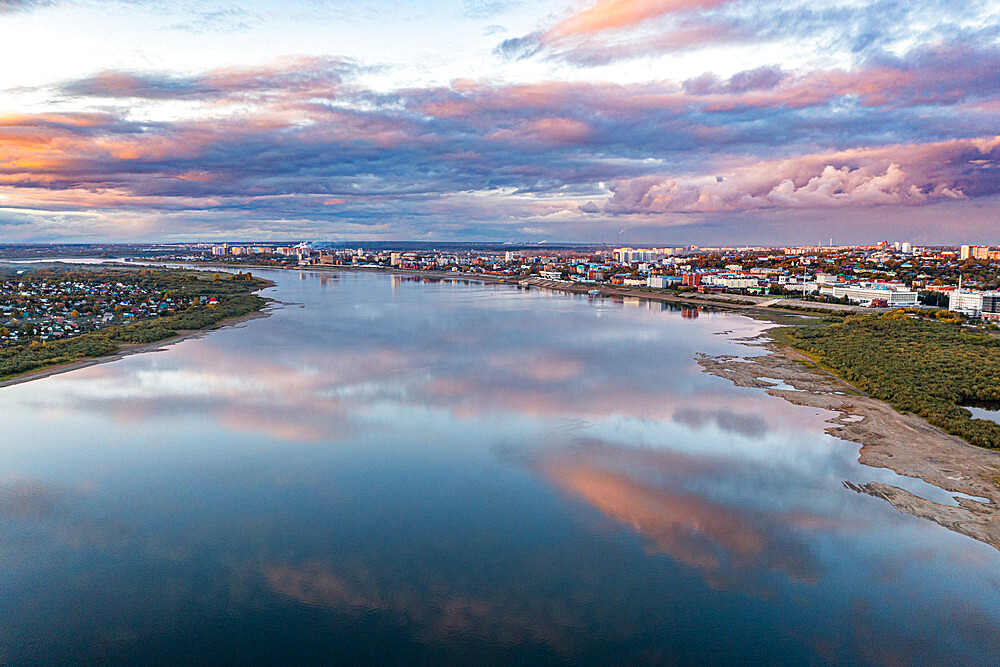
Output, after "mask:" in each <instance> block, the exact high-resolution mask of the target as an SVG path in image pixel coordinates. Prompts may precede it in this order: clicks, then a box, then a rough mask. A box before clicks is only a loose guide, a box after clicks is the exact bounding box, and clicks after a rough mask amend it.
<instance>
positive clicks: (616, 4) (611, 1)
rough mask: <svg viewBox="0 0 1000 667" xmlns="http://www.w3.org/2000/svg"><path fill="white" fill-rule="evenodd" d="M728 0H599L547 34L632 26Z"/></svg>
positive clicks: (558, 34) (578, 32)
mask: <svg viewBox="0 0 1000 667" xmlns="http://www.w3.org/2000/svg"><path fill="white" fill-rule="evenodd" d="M725 2H728V0H600V1H599V2H597V3H596V4H594V5H591V6H590V7H588V8H587V9H584V10H583V11H581V12H578V13H577V14H574V15H573V16H570V17H569V18H567V19H564V20H563V21H561V22H559V23H557V24H556V25H555V26H554V27H553V28H552V29H551V30H550V31H549V32H548V36H549V37H553V38H557V39H558V38H563V37H568V36H572V35H592V34H595V33H600V32H604V31H607V30H616V29H619V28H624V27H629V26H634V25H637V24H639V23H643V22H645V21H648V20H650V19H654V18H657V17H660V16H666V15H668V14H673V13H678V12H685V11H689V10H692V9H708V8H710V7H714V6H716V5H721V4H723V3H725Z"/></svg>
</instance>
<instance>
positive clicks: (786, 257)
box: [177, 241, 1000, 323]
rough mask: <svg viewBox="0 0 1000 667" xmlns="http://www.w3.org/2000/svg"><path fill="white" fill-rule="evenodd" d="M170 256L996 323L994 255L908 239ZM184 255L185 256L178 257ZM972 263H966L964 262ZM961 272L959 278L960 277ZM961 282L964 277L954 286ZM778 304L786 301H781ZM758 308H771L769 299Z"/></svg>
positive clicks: (247, 250) (999, 252)
mask: <svg viewBox="0 0 1000 667" xmlns="http://www.w3.org/2000/svg"><path fill="white" fill-rule="evenodd" d="M184 250H185V251H186V252H183V253H180V254H178V255H177V257H179V258H187V259H199V260H204V259H211V260H221V261H225V262H237V263H238V262H245V261H253V262H255V263H259V264H260V265H262V266H267V265H268V264H269V263H270V264H276V265H288V264H289V263H294V265H297V266H320V267H322V266H335V267H346V266H354V267H368V268H375V267H379V268H395V269H404V270H413V271H446V272H453V273H461V274H471V275H481V276H489V277H493V278H505V279H511V278H521V279H530V278H541V279H544V280H550V281H562V282H569V283H572V284H576V285H594V286H599V285H616V286H619V285H620V286H624V287H639V288H645V287H648V288H653V289H660V290H662V289H673V290H677V291H679V292H681V293H683V292H685V291H690V290H694V291H696V292H698V293H700V294H718V293H726V294H741V295H757V296H771V297H774V296H780V297H789V298H788V299H787V300H788V301H789V302H791V301H795V299H793V298H792V297H799V298H809V299H811V300H814V301H815V305H816V306H817V307H821V306H822V304H825V303H845V304H856V305H859V306H864V307H869V308H900V307H902V308H906V307H917V306H925V307H929V308H935V309H941V308H946V309H947V310H950V311H952V312H954V313H957V314H960V315H962V316H965V317H968V318H970V319H982V320H984V321H985V322H986V323H992V322H995V321H996V320H998V319H1000V311H998V310H997V308H998V305H997V304H998V298H1000V294H998V293H997V289H998V288H1000V282H997V278H996V273H997V269H1000V249H991V248H990V247H988V246H970V245H962V246H959V247H933V248H926V247H918V246H912V245H911V244H910V243H909V242H905V241H904V242H898V241H897V242H894V243H889V242H887V241H882V242H879V243H876V244H873V245H857V246H853V245H852V246H836V247H834V246H832V245H829V246H798V247H760V248H750V247H742V248H724V247H723V248H700V247H698V246H681V247H666V248H632V247H619V248H613V249H596V248H581V249H579V250H573V249H567V250H560V251H548V250H518V251H514V250H505V251H495V252H482V251H466V252H458V253H455V252H439V251H433V250H430V251H427V250H425V251H407V250H398V251H384V250H382V251H372V250H369V251H366V250H365V249H364V248H363V247H361V248H357V249H325V250H324V249H321V248H320V249H315V248H313V247H312V246H311V245H310V244H298V245H246V246H241V245H235V244H234V245H230V244H219V245H212V246H211V247H210V248H205V247H204V246H197V245H196V246H189V247H186V248H185V249H184ZM187 251H193V252H187ZM969 260H972V261H969ZM966 274H968V277H965V276H966ZM961 278H964V284H962V281H961V280H960V279H961ZM782 300H785V299H782ZM765 302H767V303H770V304H772V305H776V304H778V303H780V302H778V301H775V300H774V299H770V300H765Z"/></svg>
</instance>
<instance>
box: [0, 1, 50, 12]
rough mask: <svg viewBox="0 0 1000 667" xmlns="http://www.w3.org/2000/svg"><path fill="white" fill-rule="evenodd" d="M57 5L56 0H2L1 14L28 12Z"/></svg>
mask: <svg viewBox="0 0 1000 667" xmlns="http://www.w3.org/2000/svg"><path fill="white" fill-rule="evenodd" d="M53 4H55V1H54V0H0V14H14V13H16V12H27V11H31V10H33V9H39V8H41V7H49V6H51V5H53Z"/></svg>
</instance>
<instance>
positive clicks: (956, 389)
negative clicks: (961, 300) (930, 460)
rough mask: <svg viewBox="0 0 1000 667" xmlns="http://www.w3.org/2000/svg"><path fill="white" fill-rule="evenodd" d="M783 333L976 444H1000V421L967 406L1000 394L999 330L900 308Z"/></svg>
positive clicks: (880, 395) (870, 389)
mask: <svg viewBox="0 0 1000 667" xmlns="http://www.w3.org/2000/svg"><path fill="white" fill-rule="evenodd" d="M944 312H945V313H946V312H947V311H944ZM779 339H780V340H785V341H787V342H789V343H790V344H791V345H792V346H793V347H795V348H797V349H799V350H801V351H803V352H805V353H807V354H809V355H810V356H811V357H813V358H814V359H815V360H816V361H817V362H818V363H819V364H820V365H822V366H824V367H826V368H828V369H829V370H831V371H833V372H834V373H836V374H837V375H839V376H840V377H842V378H843V379H845V380H847V381H848V382H850V383H851V384H853V385H854V386H856V387H858V388H859V389H861V390H863V391H865V392H867V393H868V394H869V395H870V396H872V397H873V398H877V399H880V400H884V401H886V402H888V403H890V404H891V405H892V406H893V407H895V408H896V409H897V410H900V411H901V412H911V413H914V414H917V415H920V416H921V417H923V418H924V419H926V420H927V421H928V422H930V423H931V424H934V425H935V426H938V427H940V428H942V429H944V430H945V431H947V432H949V433H951V434H953V435H957V436H959V437H961V438H964V439H965V440H967V441H968V442H970V443H972V444H974V445H979V446H980V447H990V448H1000V424H997V423H995V422H992V421H988V420H983V419H973V418H972V413H970V412H969V411H968V410H966V409H964V408H962V407H961V405H962V404H966V403H973V402H976V401H998V400H1000V337H998V336H996V335H993V334H984V333H973V332H969V331H965V330H963V328H962V327H961V326H959V325H956V324H954V323H953V321H948V320H947V319H945V321H933V320H928V319H920V318H916V317H914V316H912V315H911V314H909V313H906V312H904V311H895V312H893V313H887V314H885V315H850V316H847V317H845V318H844V319H843V320H842V321H841V322H839V323H836V324H830V325H829V326H825V327H790V328H786V329H783V330H781V332H780V337H779Z"/></svg>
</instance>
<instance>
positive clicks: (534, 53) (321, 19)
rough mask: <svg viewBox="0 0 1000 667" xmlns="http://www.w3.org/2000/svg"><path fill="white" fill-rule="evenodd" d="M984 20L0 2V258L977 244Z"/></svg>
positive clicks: (991, 231)
mask: <svg viewBox="0 0 1000 667" xmlns="http://www.w3.org/2000/svg"><path fill="white" fill-rule="evenodd" d="M997 8H998V6H997V3H996V2H989V1H977V2H967V3H961V5H960V6H957V5H956V3H947V2H943V1H937V0H930V1H926V2H919V3H905V2H901V1H897V0H878V1H875V2H853V1H850V0H841V1H837V2H832V3H827V4H825V5H824V6H822V7H817V6H816V5H815V4H814V3H810V2H805V1H797V2H791V3H788V2H785V3H778V2H771V1H770V0H765V1H764V2H754V3H750V2H740V1H728V0H595V1H590V2H578V3H574V2H568V1H565V0H551V1H546V2H541V3H531V4H529V3H524V2H519V1H518V0H469V1H466V2H459V3H447V2H429V3H416V2H402V3H393V4H391V5H390V4H388V3H362V2H337V3H334V2H322V1H300V2H292V3H274V2H269V1H266V0H256V1H253V2H241V3H237V4H233V3H216V2H209V3H194V2H185V1H177V2H171V3H166V4H164V3H156V4H154V3H147V2H134V1H130V2H125V1H119V0H79V1H77V2H48V1H46V0H19V1H7V2H2V3H0V37H2V39H0V54H2V55H3V57H4V59H5V61H6V62H11V63H13V62H16V63H18V66H17V67H11V68H5V71H4V72H2V73H0V91H3V99H4V104H3V105H0V146H2V147H3V152H2V155H0V229H2V232H0V234H2V237H3V239H2V240H3V241H5V242H59V241H66V242H87V241H102V242H136V241H188V240H190V241H198V240H205V241H214V240H224V239H236V238H241V239H274V240H280V239H299V238H309V239H329V240H331V241H337V240H345V241H346V240H357V241H394V240H399V241H405V240H412V241H428V242H449V241H451V242H454V241H502V240H512V241H518V242H537V241H543V240H547V241H550V242H553V243H558V242H577V243H600V242H602V241H606V242H607V243H609V244H612V243H616V242H617V239H618V235H619V234H621V242H622V243H623V244H632V245H642V244H657V245H667V244H675V245H685V244H700V245H721V244H723V243H727V244H729V245H738V244H752V245H778V244H802V243H810V244H811V243H812V242H813V240H812V239H815V240H817V241H821V242H825V241H826V240H827V239H828V238H829V237H830V236H833V237H834V239H835V241H836V242H838V243H860V242H872V240H873V236H875V237H878V238H889V239H899V240H908V241H910V242H912V243H913V244H915V245H943V244H983V245H996V243H997V239H996V236H995V234H996V232H995V230H996V229H997V214H996V211H997V210H998V204H1000V171H998V160H1000V136H997V135H996V132H997V130H996V122H995V121H996V114H997V111H998V109H1000V74H998V72H1000V44H998V39H997V38H998V35H1000V32H998V28H1000V19H998V18H997V17H998V15H1000V13H998V12H997V11H996V10H997ZM26 54H28V55H27V56H26ZM873 232H874V233H873Z"/></svg>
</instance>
